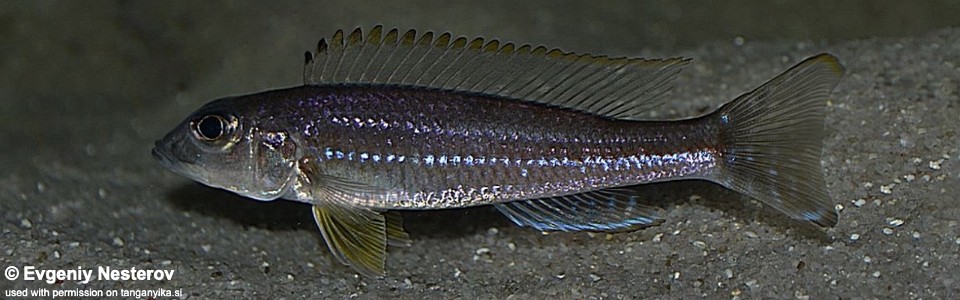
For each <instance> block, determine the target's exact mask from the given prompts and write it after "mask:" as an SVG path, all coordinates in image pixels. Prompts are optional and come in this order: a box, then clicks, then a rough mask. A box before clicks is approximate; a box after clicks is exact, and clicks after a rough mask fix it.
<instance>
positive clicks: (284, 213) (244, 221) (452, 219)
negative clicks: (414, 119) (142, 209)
mask: <svg viewBox="0 0 960 300" xmlns="http://www.w3.org/2000/svg"><path fill="white" fill-rule="evenodd" d="M166 198H167V201H169V202H170V203H171V204H173V205H174V206H176V207H177V208H178V209H180V210H182V211H185V212H190V213H195V214H200V215H205V216H213V217H217V218H223V219H228V220H230V221H232V222H235V223H237V224H239V225H241V226H244V227H255V228H260V229H266V230H303V229H306V230H311V231H315V232H317V236H318V237H320V234H319V232H318V231H317V228H316V226H317V225H316V223H315V222H314V221H313V215H312V214H311V211H310V205H309V204H305V203H299V202H294V201H288V200H276V201H256V200H252V199H249V198H246V197H243V196H239V195H236V194H233V193H229V192H225V191H223V190H220V189H216V188H211V187H207V186H204V185H200V184H186V185H182V186H179V187H177V188H175V189H173V190H171V191H170V192H168V193H167V195H166ZM400 214H401V215H402V216H403V220H404V227H405V228H406V230H407V231H408V232H409V233H410V234H411V235H412V236H413V237H414V239H416V238H417V237H420V238H450V239H453V238H458V237H462V236H467V235H473V234H476V233H478V232H483V231H486V230H487V229H489V228H490V227H497V228H503V227H510V226H513V224H512V223H510V221H509V220H507V219H506V218H505V217H503V216H502V215H501V214H500V213H498V212H497V211H496V209H494V208H493V207H492V206H480V207H471V208H461V209H444V210H429V211H409V210H408V211H400ZM321 240H322V237H321Z"/></svg>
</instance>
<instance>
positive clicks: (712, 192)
mask: <svg viewBox="0 0 960 300" xmlns="http://www.w3.org/2000/svg"><path fill="white" fill-rule="evenodd" d="M633 189H635V190H636V191H637V193H638V195H639V196H640V197H641V198H643V199H647V200H648V202H647V203H650V205H655V206H657V207H659V208H660V209H661V210H664V212H663V213H664V214H667V213H668V212H669V210H671V209H675V208H676V207H677V206H681V205H689V206H700V207H705V208H707V209H709V210H717V211H721V212H723V214H724V215H725V217H727V218H732V219H736V220H738V221H739V222H741V223H744V224H751V223H754V222H758V223H761V224H763V225H766V226H769V227H772V228H773V230H775V231H779V232H791V235H796V236H798V237H802V238H806V239H811V240H816V241H817V242H818V243H821V244H823V245H828V244H830V243H832V242H833V241H832V239H831V237H830V236H829V235H828V234H827V232H826V231H825V230H824V229H823V228H822V227H819V226H816V225H815V224H813V223H810V222H802V221H797V220H794V219H791V218H790V217H788V216H786V215H784V214H781V213H778V212H777V210H776V209H774V208H772V207H769V206H766V205H762V204H759V203H758V202H756V201H754V200H753V199H751V198H750V197H749V196H746V195H743V194H740V193H737V192H734V191H731V190H729V189H726V188H723V187H722V186H720V185H717V184H715V183H712V182H709V181H703V180H683V181H669V182H663V183H654V184H646V185H641V186H637V187H633ZM666 222H667V223H671V222H680V220H670V219H667V220H666ZM691 222H696V220H691Z"/></svg>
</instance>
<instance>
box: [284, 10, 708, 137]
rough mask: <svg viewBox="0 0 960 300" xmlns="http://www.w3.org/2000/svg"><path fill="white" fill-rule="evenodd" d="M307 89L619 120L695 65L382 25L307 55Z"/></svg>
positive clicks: (659, 99)
mask: <svg viewBox="0 0 960 300" xmlns="http://www.w3.org/2000/svg"><path fill="white" fill-rule="evenodd" d="M306 58H307V62H306V65H305V66H304V72H303V83H304V84H305V85H321V84H384V85H407V86H419V87H426V88H436V89H446V90H457V91H464V92H472V93H481V94H489V95H496V96H501V97H505V98H512V99H519V100H524V101H532V102H537V103H542V104H547V105H552V106H559V107H564V108H569V109H575V110H579V111H583V112H587V113H592V114H596V115H602V116H607V117H611V118H618V119H636V118H637V117H638V115H640V114H642V113H644V112H646V111H648V110H650V109H651V108H654V107H656V106H659V105H660V104H662V103H663V101H664V100H663V99H664V98H665V97H663V95H664V94H665V93H666V92H667V91H668V90H669V85H668V84H667V83H668V82H670V81H671V79H673V78H674V77H676V74H677V73H678V72H679V71H680V67H681V66H683V65H685V64H686V63H687V62H688V61H689V60H687V59H683V58H669V59H641V58H625V57H621V58H610V57H607V56H593V55H589V54H576V53H571V52H563V51H561V50H559V49H552V50H551V49H548V48H546V47H544V46H537V47H534V46H531V45H522V46H516V45H515V44H513V43H501V42H500V41H498V40H495V39H491V40H485V39H484V38H473V39H468V38H466V37H457V38H454V37H453V35H451V34H450V33H443V34H439V35H436V34H434V33H433V32H427V33H424V34H420V35H418V34H417V32H416V31H415V30H409V31H406V32H405V33H402V34H401V32H400V31H399V30H397V29H391V30H390V31H388V32H386V34H384V32H383V27H382V26H376V27H374V28H373V29H372V30H370V31H369V32H367V34H366V36H364V34H363V31H361V29H360V28H357V29H355V30H354V31H353V32H352V33H350V34H349V35H344V32H343V31H342V30H339V31H337V32H336V33H335V34H334V35H333V36H332V37H331V38H330V39H329V43H328V40H327V39H321V40H320V42H319V44H318V45H317V50H316V52H315V53H313V54H310V53H309V52H308V53H307V54H306Z"/></svg>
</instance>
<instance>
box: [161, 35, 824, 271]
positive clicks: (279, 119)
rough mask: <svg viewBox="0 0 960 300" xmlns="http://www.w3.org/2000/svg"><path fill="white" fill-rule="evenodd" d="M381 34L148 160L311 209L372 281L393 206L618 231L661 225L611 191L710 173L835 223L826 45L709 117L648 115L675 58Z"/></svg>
mask: <svg viewBox="0 0 960 300" xmlns="http://www.w3.org/2000/svg"><path fill="white" fill-rule="evenodd" d="M380 30H381V28H379V27H377V28H374V30H373V31H372V32H371V33H369V34H368V35H367V36H366V37H364V36H362V33H360V31H359V30H357V31H354V33H353V34H351V35H350V36H348V37H346V38H344V37H343V34H342V32H338V33H337V35H335V36H334V37H333V39H332V40H333V41H334V43H333V44H331V45H327V44H326V43H325V42H324V41H321V44H320V47H319V49H318V52H317V53H316V54H315V55H310V54H308V56H307V58H308V60H307V67H306V68H305V75H304V78H305V85H303V86H299V87H293V88H287V89H280V90H272V91H266V92H262V93H257V94H253V95H247V96H239V97H231V98H224V99H220V100H216V101H214V102H211V103H209V104H207V105H205V106H204V107H202V108H200V109H199V110H198V111H197V112H195V113H194V114H192V115H191V116H190V117H188V118H187V119H186V120H185V121H184V122H183V123H181V124H180V125H179V126H178V127H177V128H176V129H174V131H172V132H170V133H169V134H167V136H166V137H164V139H163V140H160V141H158V142H157V146H156V147H155V148H154V150H153V154H154V156H155V157H156V158H157V159H158V160H160V161H161V162H162V164H164V165H165V166H166V167H168V168H170V169H171V170H173V171H175V172H177V173H180V174H182V175H185V176H187V177H190V178H193V179H195V180H197V181H200V182H202V183H204V184H207V185H210V186H214V187H219V188H224V189H227V190H230V191H233V192H236V193H238V194H241V195H245V196H248V197H251V198H254V199H259V200H273V199H278V198H284V199H289V200H295V201H302V202H307V203H310V204H312V205H314V216H315V218H316V219H317V223H318V225H319V226H320V228H321V232H322V233H323V235H324V238H325V240H326V242H327V244H328V246H329V247H330V249H331V251H332V252H333V253H334V255H335V256H336V257H337V258H338V259H339V260H340V261H341V262H343V263H345V264H348V265H351V266H353V267H354V268H355V269H356V270H358V271H360V272H361V273H364V274H368V275H378V274H382V273H383V270H384V267H383V264H384V255H385V254H384V251H385V249H386V245H387V244H393V245H406V244H409V239H408V237H407V235H406V233H405V232H403V230H402V224H401V222H400V219H399V217H398V215H397V214H395V213H393V212H390V211H389V210H396V209H442V208H454V207H468V206H476V205H488V204H492V205H495V206H496V207H497V209H498V210H500V211H501V212H502V213H504V214H505V215H506V216H507V217H508V218H510V219H511V220H512V221H513V222H515V223H517V224H518V225H521V226H529V227H533V228H535V229H538V230H561V231H577V230H598V231H605V230H623V229H632V228H640V227H644V226H650V225H655V224H658V223H659V222H660V221H661V220H660V219H659V218H658V217H657V216H656V214H655V213H654V211H653V210H652V209H649V208H647V207H644V206H642V205H640V204H638V203H637V202H636V199H635V198H634V197H633V196H632V195H631V194H630V193H629V192H627V191H624V190H622V189H620V188H622V187H628V186H634V185H638V184H644V183H650V182H657V181H666V180H678V179H705V180H710V181H713V182H717V183H719V184H721V185H723V186H725V187H728V188H730V189H733V190H735V191H738V192H741V193H744V194H747V195H750V196H752V197H755V198H757V199H760V200H762V201H764V203H767V204H769V205H771V206H773V207H775V208H777V209H779V210H780V211H782V212H784V213H786V214H788V215H790V216H791V217H794V218H797V219H801V220H807V221H812V222H814V223H816V224H819V225H821V226H833V225H834V224H835V223H836V222H837V215H836V212H835V211H834V209H833V207H832V204H831V203H830V199H829V195H828V194H827V193H826V190H825V183H824V182H823V176H822V173H821V171H820V169H819V156H820V151H821V149H820V148H821V144H822V131H823V103H824V102H825V98H826V97H827V96H828V95H829V92H830V90H831V89H832V88H833V87H834V86H835V85H836V83H837V81H838V80H839V78H840V76H841V74H842V72H843V70H842V67H840V65H839V64H838V63H837V61H836V59H835V58H833V57H832V56H830V55H825V54H823V55H818V56H815V57H813V58H810V59H808V60H806V61H804V62H802V63H800V64H798V65H797V66H795V67H793V68H791V69H790V70H788V71H786V72H784V73H783V74H781V75H780V76H778V77H776V78H774V79H772V80H771V81H769V82H767V83H766V84H764V85H762V86H761V87H759V88H757V89H756V90H754V91H752V92H750V93H747V94H744V95H743V96H741V97H739V98H737V99H735V100H733V101H731V102H730V103H728V104H726V105H724V106H722V107H721V108H720V109H718V110H716V111H715V112H713V113H710V114H707V115H704V116H701V117H697V118H692V119H686V120H678V121H644V120H639V117H638V116H639V115H640V113H642V112H643V111H646V110H648V109H649V107H650V106H655V105H656V104H657V101H662V100H659V99H660V98H661V96H662V94H663V93H664V91H665V89H664V88H663V86H664V84H665V82H667V81H669V79H670V78H672V76H673V74H675V71H676V70H675V69H676V68H678V67H679V66H681V65H682V64H683V63H684V62H685V60H676V59H673V60H630V59H608V58H605V57H596V56H585V55H575V54H570V53H562V52H557V51H555V50H554V51H546V50H545V48H542V47H538V48H533V47H529V46H522V47H515V46H513V44H506V45H500V44H499V42H496V41H492V42H487V43H484V42H483V41H482V40H480V42H477V40H474V41H473V42H470V43H467V40H466V39H464V38H460V39H455V40H454V39H452V38H451V36H450V35H449V34H444V35H441V36H439V37H437V38H434V37H433V34H432V33H427V34H425V35H424V36H421V37H420V38H419V40H418V39H417V37H418V36H417V35H416V33H415V32H413V31H410V32H407V33H406V34H404V35H403V36H400V34H399V32H398V31H396V30H393V31H390V32H389V33H387V34H386V35H384V36H381V33H382V32H381V31H380ZM491 45H492V46H491ZM438 49H439V50H438ZM478 61H479V62H478ZM501 61H508V62H509V63H498V62H501ZM515 66H523V68H516V67H515ZM358 70H359V71H358ZM477 70H480V71H477ZM631 76H632V77H631ZM635 91H636V92H635Z"/></svg>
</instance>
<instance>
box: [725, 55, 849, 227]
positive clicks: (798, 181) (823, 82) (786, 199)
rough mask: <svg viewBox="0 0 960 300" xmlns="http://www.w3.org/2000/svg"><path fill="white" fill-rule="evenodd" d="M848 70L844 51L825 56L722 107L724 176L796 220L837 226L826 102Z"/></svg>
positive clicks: (730, 185)
mask: <svg viewBox="0 0 960 300" xmlns="http://www.w3.org/2000/svg"><path fill="white" fill-rule="evenodd" d="M843 72H844V70H843V66H841V65H840V63H839V62H837V58H836V57H834V56H832V55H829V54H820V55H817V56H814V57H811V58H808V59H807V60H804V61H803V62H801V63H799V64H797V65H796V66H794V67H792V68H790V69H789V70H787V71H786V72H783V73H782V74H780V75H778V76H777V77H775V78H773V79H771V80H770V81H768V82H766V83H765V84H763V85H762V86H760V87H758V88H756V89H755V90H753V91H751V92H749V93H746V94H744V95H741V96H740V97H738V98H737V99H735V100H733V101H731V102H730V103H727V104H726V105H724V106H723V107H721V108H720V109H719V110H718V111H717V112H716V113H714V115H715V116H716V118H718V119H717V122H718V124H720V126H719V128H720V130H719V137H720V143H721V149H722V150H721V155H722V158H723V159H722V162H721V164H720V169H721V173H720V176H719V177H718V178H717V179H718V181H720V182H721V183H722V184H723V185H725V186H726V187H728V188H730V189H732V190H735V191H737V192H740V193H743V194H747V195H750V196H751V197H753V198H756V199H758V200H760V201H762V202H763V203H766V204H769V205H770V206H773V207H774V208H776V209H778V210H780V211H782V212H783V213H786V214H787V215H789V216H790V217H793V218H795V219H799V220H807V221H811V222H814V223H816V224H817V225H820V226H824V227H832V226H834V225H836V224H837V212H836V210H835V209H834V203H833V201H832V200H831V199H830V195H829V194H828V193H827V190H826V182H825V181H824V179H823V171H822V169H821V167H820V154H821V151H822V147H823V122H824V105H825V103H826V100H827V97H828V96H829V95H830V91H831V90H833V88H834V87H835V86H836V85H837V83H838V82H839V80H840V77H841V76H843Z"/></svg>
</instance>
